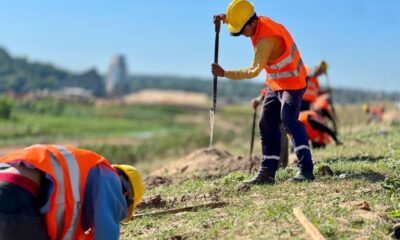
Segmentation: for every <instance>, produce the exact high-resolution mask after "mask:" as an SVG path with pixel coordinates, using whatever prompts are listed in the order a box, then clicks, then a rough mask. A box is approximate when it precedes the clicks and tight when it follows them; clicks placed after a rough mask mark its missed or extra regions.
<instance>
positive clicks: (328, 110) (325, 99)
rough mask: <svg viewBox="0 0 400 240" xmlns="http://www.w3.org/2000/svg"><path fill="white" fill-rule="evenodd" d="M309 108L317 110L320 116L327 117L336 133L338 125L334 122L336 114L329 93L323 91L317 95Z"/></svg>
mask: <svg viewBox="0 0 400 240" xmlns="http://www.w3.org/2000/svg"><path fill="white" fill-rule="evenodd" d="M311 109H312V110H315V111H317V112H319V113H320V114H321V116H322V117H324V118H327V119H329V121H330V122H331V123H332V126H333V131H335V133H336V134H337V133H338V127H337V123H336V120H337V115H336V111H335V108H334V106H333V102H332V98H331V94H329V93H324V94H322V95H319V96H318V97H317V99H316V100H315V101H314V102H313V103H312V104H311Z"/></svg>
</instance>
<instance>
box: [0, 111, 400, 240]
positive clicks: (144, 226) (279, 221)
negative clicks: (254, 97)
mask: <svg viewBox="0 0 400 240" xmlns="http://www.w3.org/2000/svg"><path fill="white" fill-rule="evenodd" d="M337 109H338V112H339V116H340V117H342V118H341V121H340V123H341V125H340V126H341V134H340V136H339V138H340V139H341V141H342V142H343V143H344V145H342V146H339V147H336V146H333V145H332V146H328V147H327V148H326V149H324V150H314V151H313V159H314V161H315V170H316V172H317V170H318V168H319V167H320V166H324V165H328V166H330V167H331V168H332V169H333V171H334V172H335V174H336V176H334V177H327V176H321V175H318V174H317V181H316V182H313V183H302V184H295V183H291V182H288V181H287V180H288V179H290V178H291V177H292V176H293V175H294V174H295V172H296V168H295V166H293V165H291V166H290V167H288V168H287V169H281V170H279V172H278V174H277V184H276V185H274V186H256V187H252V188H251V189H249V190H248V191H245V190H239V189H240V188H239V187H240V186H241V184H242V181H243V180H244V179H247V178H249V177H250V176H249V175H248V174H247V173H243V172H235V173H231V174H229V175H227V176H224V177H222V178H220V179H213V180H205V179H198V180H193V179H192V180H189V181H186V182H183V183H180V184H173V185H168V186H161V187H158V188H155V189H151V190H147V191H146V192H145V197H146V198H148V197H151V196H155V195H157V194H160V195H161V197H162V199H163V200H164V201H165V205H162V206H160V207H153V208H143V209H138V210H137V211H138V212H140V213H147V212H151V211H156V210H163V209H170V208H178V207H183V206H187V205H194V204H200V203H204V202H209V201H215V200H221V201H225V202H227V203H228V205H227V206H225V207H223V208H217V209H200V210H199V211H197V212H188V213H182V214H176V215H163V216H159V217H149V216H148V217H143V218H138V219H135V220H134V221H132V222H131V223H130V224H129V225H126V226H123V227H122V229H121V232H122V233H121V234H122V235H121V239H310V238H309V236H308V235H307V234H306V233H305V231H304V229H303V228H302V226H301V225H300V224H299V223H298V221H297V219H296V218H295V217H294V215H293V212H292V211H293V207H300V208H301V209H302V210H303V212H304V213H305V215H306V216H307V217H308V218H309V219H310V220H311V222H312V223H313V224H314V225H315V226H316V227H317V228H318V229H319V230H320V231H321V233H322V234H323V235H324V236H325V237H326V238H327V239H385V238H387V236H388V234H389V230H390V227H391V226H392V225H393V224H394V223H395V222H400V203H399V202H400V201H399V197H400V196H399V179H400V176H399V175H400V148H399V146H400V125H396V124H392V125H390V124H382V125H370V126H367V125H365V124H364V123H363V122H365V116H364V115H363V113H362V112H361V110H360V106H358V105H355V106H339V107H337ZM185 117H189V118H190V117H192V118H193V117H194V118H195V120H196V119H197V120H196V121H192V120H182V119H185ZM178 119H180V120H179V121H178ZM208 121H209V120H208V110H203V111H200V110H194V109H182V108H180V107H170V106H168V107H167V106H118V107H116V106H113V107H107V106H105V107H94V106H92V105H76V104H67V105H65V106H64V109H63V111H62V112H61V113H58V112H57V114H52V113H51V112H50V113H46V112H45V113H42V114H39V113H37V112H35V111H32V110H26V109H23V108H16V109H13V112H12V116H11V119H10V120H0V146H8V145H12V144H18V145H19V144H32V143H37V142H43V141H45V142H49V143H51V142H57V141H61V142H64V141H65V142H68V141H76V140H77V139H79V144H80V146H81V147H85V148H88V149H92V150H95V151H96V152H99V153H100V154H103V155H104V156H106V157H107V158H108V159H109V160H110V161H111V162H119V163H134V164H135V166H137V167H138V168H139V169H141V170H142V172H143V173H144V174H145V175H146V174H147V172H149V171H151V170H153V169H154V168H156V166H162V165H164V164H165V163H166V162H168V161H172V160H176V159H178V158H180V157H182V156H184V155H186V154H188V153H190V152H191V151H193V150H196V149H198V148H203V147H208V140H209V122H208ZM251 121H252V111H251V108H250V105H243V106H237V105H235V106H226V107H221V108H219V109H218V111H217V115H216V119H215V133H214V140H215V143H214V147H217V148H221V149H224V150H228V151H229V152H231V153H232V154H235V155H242V156H243V155H245V156H247V155H248V151H249V145H250V131H251ZM256 133H257V136H256V142H255V145H254V146H255V149H254V154H259V153H260V142H259V136H258V131H256ZM114 138H115V139H116V140H113V141H111V140H112V139H114ZM125 138H128V141H127V142H125V140H126V139H125ZM85 139H88V141H86V140H85ZM91 139H104V140H108V139H109V140H110V142H107V141H106V142H101V143H93V142H91V141H89V140H91ZM122 140H124V141H122ZM359 201H366V202H368V203H369V205H370V208H371V211H363V210H359V209H357V206H356V203H357V202H359Z"/></svg>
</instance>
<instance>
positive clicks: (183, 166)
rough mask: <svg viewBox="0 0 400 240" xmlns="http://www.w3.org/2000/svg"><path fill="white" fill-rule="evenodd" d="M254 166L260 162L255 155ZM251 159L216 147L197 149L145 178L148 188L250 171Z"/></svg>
mask: <svg viewBox="0 0 400 240" xmlns="http://www.w3.org/2000/svg"><path fill="white" fill-rule="evenodd" d="M253 162H254V166H256V167H257V166H258V165H259V163H260V158H259V157H253ZM249 168H250V161H249V159H248V158H244V157H242V156H233V155H232V154H231V153H229V152H228V151H223V150H219V149H215V148H211V149H210V148H204V149H199V150H196V151H194V152H192V153H190V154H189V155H187V156H185V157H183V158H181V159H179V160H177V161H175V162H172V163H170V164H168V165H167V166H165V167H163V168H161V169H158V170H156V171H154V172H152V173H150V174H149V176H148V177H147V178H145V183H146V185H147V187H148V188H153V187H157V186H160V185H163V184H169V183H172V182H174V183H179V182H183V181H186V180H189V179H199V178H203V179H210V178H218V177H222V176H226V175H228V174H229V173H231V172H235V171H248V169H249Z"/></svg>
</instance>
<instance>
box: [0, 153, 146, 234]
mask: <svg viewBox="0 0 400 240" xmlns="http://www.w3.org/2000/svg"><path fill="white" fill-rule="evenodd" d="M143 192H144V185H143V182H142V179H141V177H140V174H139V172H138V171H137V170H136V169H135V168H134V167H132V166H129V165H113V166H111V165H110V163H109V162H108V161H107V160H106V159H105V158H104V157H102V156H100V155H98V154H96V153H94V152H91V151H88V150H83V149H78V148H72V147H64V146H56V145H32V146H30V147H28V148H25V149H23V150H20V151H15V152H12V153H10V154H7V155H5V156H2V157H1V158H0V239H4V240H6V239H13V240H19V239H21V240H22V239H24V240H26V239H29V240H39V239H40V240H41V239H65V240H70V239H71V240H72V239H74V240H75V239H96V240H99V239H107V240H113V239H118V238H119V223H120V221H122V220H129V219H130V218H131V215H132V212H133V209H134V208H135V207H136V205H137V204H138V202H139V201H140V199H141V198H142V195H143Z"/></svg>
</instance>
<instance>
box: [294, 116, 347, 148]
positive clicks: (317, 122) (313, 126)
mask: <svg viewBox="0 0 400 240" xmlns="http://www.w3.org/2000/svg"><path fill="white" fill-rule="evenodd" d="M299 120H300V122H301V123H303V125H304V127H305V128H306V131H307V136H308V139H309V140H310V141H311V143H312V146H313V148H324V147H325V146H326V145H327V144H329V143H330V138H332V139H333V140H334V141H335V143H336V145H341V142H340V141H339V140H338V139H337V137H336V133H335V132H334V131H333V130H331V129H330V128H329V127H328V126H327V124H326V121H325V120H324V118H323V117H322V116H321V115H320V114H319V113H318V112H316V111H313V110H308V111H302V112H300V116H299Z"/></svg>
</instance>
